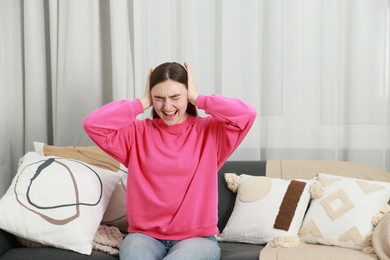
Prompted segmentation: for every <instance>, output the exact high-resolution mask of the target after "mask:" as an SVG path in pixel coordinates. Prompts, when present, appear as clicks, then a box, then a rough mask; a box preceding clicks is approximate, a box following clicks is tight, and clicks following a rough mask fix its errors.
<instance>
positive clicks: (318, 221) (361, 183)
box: [299, 173, 390, 250]
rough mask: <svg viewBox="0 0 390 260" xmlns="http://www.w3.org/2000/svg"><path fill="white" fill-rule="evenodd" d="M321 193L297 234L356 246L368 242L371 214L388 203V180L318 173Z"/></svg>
mask: <svg viewBox="0 0 390 260" xmlns="http://www.w3.org/2000/svg"><path fill="white" fill-rule="evenodd" d="M318 180H319V181H320V182H321V184H322V186H323V188H324V194H323V196H321V197H319V198H316V199H313V200H312V202H311V204H310V207H309V209H308V211H307V213H306V215H305V218H304V221H303V223H302V227H301V230H300V232H299V234H300V235H301V238H302V240H303V241H305V242H308V243H320V244H326V245H335V246H340V247H347V248H352V249H357V250H362V249H363V248H365V247H367V246H370V243H369V242H370V241H369V240H368V235H369V234H370V233H371V232H372V230H373V224H372V218H373V217H374V216H375V215H377V214H378V213H379V211H380V209H381V208H382V207H383V206H384V205H386V204H387V202H388V201H389V198H390V183H388V182H377V181H368V180H363V179H357V178H348V177H342V176H336V175H330V174H325V173H320V174H319V176H318Z"/></svg>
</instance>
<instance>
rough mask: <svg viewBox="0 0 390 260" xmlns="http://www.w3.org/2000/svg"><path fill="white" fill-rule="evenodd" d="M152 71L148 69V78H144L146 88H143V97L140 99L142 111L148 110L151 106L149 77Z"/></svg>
mask: <svg viewBox="0 0 390 260" xmlns="http://www.w3.org/2000/svg"><path fill="white" fill-rule="evenodd" d="M152 71H153V69H152V68H150V69H149V73H148V77H147V78H146V87H145V95H144V96H143V97H142V98H141V102H142V106H143V107H144V110H146V109H148V108H149V107H151V106H152V104H153V103H152V96H151V94H150V75H151V74H152Z"/></svg>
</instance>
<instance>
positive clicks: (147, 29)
mask: <svg viewBox="0 0 390 260" xmlns="http://www.w3.org/2000/svg"><path fill="white" fill-rule="evenodd" d="M165 61H178V62H184V61H188V62H189V63H190V64H191V66H192V68H193V71H194V73H195V76H196V79H197V81H198V83H199V84H200V86H201V88H200V90H201V92H202V93H204V94H212V93H217V94H222V95H225V96H231V97H239V98H241V99H243V100H245V101H247V102H250V103H252V104H253V105H254V106H255V107H256V108H257V110H258V118H257V120H256V122H255V124H254V126H253V128H252V130H251V131H250V133H249V134H248V137H247V138H246V139H245V140H244V142H243V143H242V145H241V146H240V147H239V149H238V150H237V151H236V152H235V153H234V154H233V155H232V157H231V158H230V159H232V160H233V159H237V160H260V159H261V160H267V159H335V160H351V161H358V162H363V163H367V164H370V165H373V166H377V167H380V168H384V169H387V170H390V154H389V147H390V131H389V130H390V128H389V122H390V108H389V107H390V106H389V80H388V75H389V66H388V65H389V3H388V1H387V0H343V1H339V0H329V1H328V0H327V1H323V0H261V1H259V0H246V1H239V0H218V1H209V0H188V1H181V0H167V1H159V0H100V1H97V0H86V1H78V0H0V91H1V102H0V103H1V107H0V116H1V117H0V119H1V122H2V127H1V128H0V194H3V193H4V192H5V190H6V189H7V187H8V186H9V183H10V182H11V180H12V177H13V176H14V174H15V172H16V169H17V162H18V160H19V158H20V157H21V156H23V154H24V153H25V152H27V151H30V150H32V149H33V146H32V143H33V141H41V142H46V143H49V144H55V145H89V144H91V141H90V140H89V138H88V137H87V136H86V135H85V133H84V131H83V129H82V126H81V123H82V120H83V118H84V117H85V116H86V115H87V114H88V113H89V112H90V111H91V110H92V109H94V108H96V107H98V106H101V105H103V104H105V103H107V102H109V101H112V100H118V99H123V98H128V99H133V98H135V97H140V96H142V94H143V93H144V85H145V77H146V73H147V71H148V68H149V67H153V66H156V65H158V64H160V63H162V62H165ZM148 115H149V113H145V115H144V116H142V117H147V116H148ZM142 117H141V118H142Z"/></svg>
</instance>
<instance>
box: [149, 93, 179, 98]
mask: <svg viewBox="0 0 390 260" xmlns="http://www.w3.org/2000/svg"><path fill="white" fill-rule="evenodd" d="M179 96H181V94H173V95H172V96H169V97H168V98H175V97H179ZM154 97H155V98H164V97H162V96H158V95H154Z"/></svg>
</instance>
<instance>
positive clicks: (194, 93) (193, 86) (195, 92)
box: [184, 62, 199, 106]
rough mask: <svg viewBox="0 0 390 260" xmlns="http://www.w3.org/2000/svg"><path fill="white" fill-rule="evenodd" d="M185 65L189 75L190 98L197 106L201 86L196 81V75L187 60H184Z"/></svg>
mask: <svg viewBox="0 0 390 260" xmlns="http://www.w3.org/2000/svg"><path fill="white" fill-rule="evenodd" d="M184 67H185V68H186V70H187V77H188V83H187V84H188V90H187V92H188V100H189V101H190V102H191V104H193V105H194V106H196V100H197V99H198V96H199V86H198V84H197V83H196V81H195V79H194V76H193V75H192V71H191V68H190V66H189V65H188V63H187V62H184Z"/></svg>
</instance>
